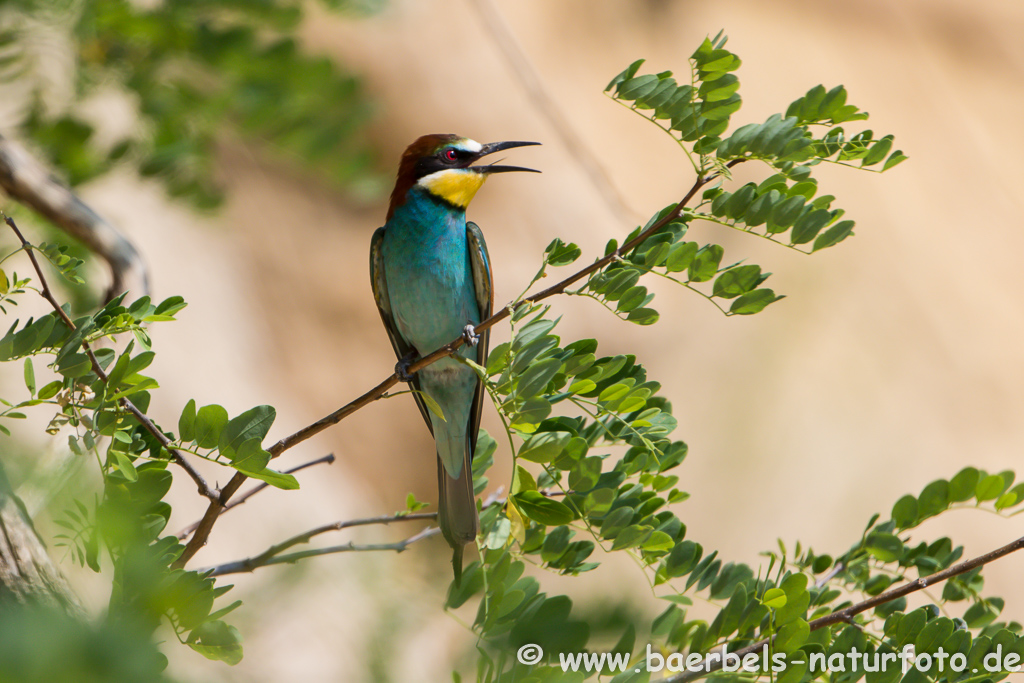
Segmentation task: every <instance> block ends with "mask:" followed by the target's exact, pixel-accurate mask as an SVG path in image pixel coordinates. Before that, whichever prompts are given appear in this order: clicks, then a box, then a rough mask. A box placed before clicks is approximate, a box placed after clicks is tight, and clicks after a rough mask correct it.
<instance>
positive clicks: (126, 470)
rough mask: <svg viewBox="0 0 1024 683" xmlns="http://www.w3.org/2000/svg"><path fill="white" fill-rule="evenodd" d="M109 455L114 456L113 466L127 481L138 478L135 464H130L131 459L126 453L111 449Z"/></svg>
mask: <svg viewBox="0 0 1024 683" xmlns="http://www.w3.org/2000/svg"><path fill="white" fill-rule="evenodd" d="M118 433H119V432H118ZM110 455H111V456H113V458H114V466H115V467H116V468H117V471H118V472H120V473H121V474H123V475H124V478H125V479H127V480H128V481H138V480H139V473H138V472H137V471H136V470H135V465H133V464H132V461H131V459H130V458H129V457H128V456H127V455H125V454H124V453H122V452H121V451H115V450H111V451H110Z"/></svg>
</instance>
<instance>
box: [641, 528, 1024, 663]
mask: <svg viewBox="0 0 1024 683" xmlns="http://www.w3.org/2000/svg"><path fill="white" fill-rule="evenodd" d="M1021 548H1024V537H1021V538H1018V539H1017V540H1016V541H1013V542H1012V543H1007V544H1006V545H1004V546H1003V547H1001V548H997V549H996V550H993V551H992V552H990V553H985V554H984V555H980V556H978V557H975V558H974V559H971V560H966V561H964V562H961V563H960V564H957V565H954V566H952V567H950V568H949V569H944V570H942V571H941V572H935V573H934V574H930V575H929V576H924V577H921V578H919V579H917V580H915V581H910V582H908V583H905V584H903V585H902V586H897V587H896V588H893V589H891V590H887V591H885V592H884V593H880V594H878V595H876V596H875V597H873V598H870V599H868V600H865V601H864V602H858V603H857V604H856V605H851V606H849V607H846V608H844V609H841V610H837V611H835V612H833V613H832V614H827V615H825V616H823V617H820V618H818V619H815V620H813V621H811V622H808V625H809V626H810V628H811V631H817V630H818V629H821V628H825V627H826V626H831V625H832V624H838V623H840V622H842V623H852V621H853V618H854V617H855V616H857V615H858V614H860V613H862V612H866V611H868V610H869V609H873V608H875V607H878V606H879V605H884V604H885V603H887V602H892V601H893V600H898V599H899V598H902V597H904V596H907V595H910V594H911V593H916V592H917V591H919V590H924V589H925V588H927V587H928V586H934V585H935V584H937V583H942V582H943V581H946V580H948V579H951V578H953V577H954V576H959V575H961V574H966V573H967V572H969V571H971V570H973V569H977V568H978V567H983V566H984V565H986V564H988V563H989V562H994V561H995V560H998V559H999V558H1001V557H1005V556H1007V555H1009V554H1010V553H1014V552H1017V551H1018V550H1020V549H1021ZM774 638H775V636H772V637H771V638H764V639H762V640H759V641H757V642H756V643H752V644H750V645H748V646H746V647H744V648H741V649H739V650H736V652H735V654H736V656H738V657H739V658H740V659H743V657H744V656H745V655H748V654H750V653H751V652H760V651H761V649H762V648H763V647H764V646H765V645H770V644H771V642H772V641H773V640H774ZM721 667H722V661H721V658H719V659H718V660H716V662H714V663H712V664H711V667H710V668H709V669H708V670H707V671H684V672H682V673H680V674H678V675H676V676H670V677H669V678H664V679H662V680H661V682H660V683H685V682H686V681H692V680H696V679H698V678H702V677H704V676H706V675H708V674H710V673H713V672H715V671H718V670H719V669H720V668H721Z"/></svg>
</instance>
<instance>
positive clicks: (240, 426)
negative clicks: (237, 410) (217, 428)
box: [219, 405, 277, 457]
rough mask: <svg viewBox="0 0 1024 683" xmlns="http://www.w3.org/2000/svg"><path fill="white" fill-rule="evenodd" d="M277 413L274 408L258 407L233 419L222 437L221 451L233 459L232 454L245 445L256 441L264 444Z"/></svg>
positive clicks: (225, 428) (220, 442) (220, 441)
mask: <svg viewBox="0 0 1024 683" xmlns="http://www.w3.org/2000/svg"><path fill="white" fill-rule="evenodd" d="M276 417H277V411H276V410H275V409H274V408H273V406H266V405H264V406H256V407H255V408H250V409H249V410H247V411H245V412H244V413H242V414H241V415H239V416H238V417H235V418H232V420H231V421H230V422H228V423H227V425H226V426H225V427H224V431H223V432H222V433H221V435H220V440H219V444H220V450H221V452H222V453H224V454H225V455H227V456H228V457H231V453H233V452H237V451H239V450H240V448H241V446H242V444H243V443H245V442H247V441H251V440H255V441H256V443H257V445H258V444H260V443H262V442H263V439H264V437H266V435H267V432H269V431H270V427H271V425H273V424H274V419H275V418H276Z"/></svg>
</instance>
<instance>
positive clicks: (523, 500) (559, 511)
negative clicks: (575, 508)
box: [513, 491, 574, 526]
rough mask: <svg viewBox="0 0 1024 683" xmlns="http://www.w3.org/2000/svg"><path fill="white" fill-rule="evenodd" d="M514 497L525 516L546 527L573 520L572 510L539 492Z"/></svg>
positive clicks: (528, 492) (529, 492) (527, 492)
mask: <svg viewBox="0 0 1024 683" xmlns="http://www.w3.org/2000/svg"><path fill="white" fill-rule="evenodd" d="M513 497H514V498H515V501H516V507H518V508H519V509H520V510H521V511H522V513H523V514H524V515H526V516H527V517H529V518H530V519H532V520H533V521H535V522H539V523H540V524H544V525H545V526H561V525H562V524H568V523H569V522H571V521H572V520H573V517H574V516H573V514H572V510H570V509H569V508H568V507H567V506H566V505H564V504H563V503H560V502H558V501H557V500H553V499H551V498H547V497H545V496H544V495H543V494H542V493H540V492H539V491H525V492H523V493H519V494H517V495H515V496H513Z"/></svg>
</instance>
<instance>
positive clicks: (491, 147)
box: [470, 140, 540, 173]
mask: <svg viewBox="0 0 1024 683" xmlns="http://www.w3.org/2000/svg"><path fill="white" fill-rule="evenodd" d="M539 144H540V143H539V142H521V141H517V140H506V141H505V142H488V143H487V144H486V145H484V146H483V149H481V150H480V153H479V154H478V155H477V159H479V158H481V157H485V156H487V155H488V154H494V153H495V152H500V151H502V150H503V149H512V148H513V147H528V146H530V145H539ZM470 170H472V171H476V172H477V173H508V172H509V171H528V172H530V173H540V171H538V170H537V169H535V168H524V167H522V166H498V165H496V164H487V165H485V166H471V167H470Z"/></svg>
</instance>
